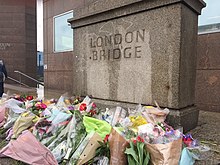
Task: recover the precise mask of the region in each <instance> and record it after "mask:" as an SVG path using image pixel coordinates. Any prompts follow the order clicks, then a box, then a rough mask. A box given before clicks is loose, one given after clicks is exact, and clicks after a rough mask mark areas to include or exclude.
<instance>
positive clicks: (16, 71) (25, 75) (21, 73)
mask: <svg viewBox="0 0 220 165" xmlns="http://www.w3.org/2000/svg"><path fill="white" fill-rule="evenodd" d="M14 72H15V73H18V74H20V75H23V76H24V77H26V78H29V79H31V80H32V81H35V82H36V83H38V84H40V85H42V86H44V84H43V83H41V82H40V81H38V80H36V79H34V78H33V77H30V76H28V75H27V74H25V73H23V72H20V71H18V70H15V71H14Z"/></svg>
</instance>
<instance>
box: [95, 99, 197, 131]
mask: <svg viewBox="0 0 220 165" xmlns="http://www.w3.org/2000/svg"><path fill="white" fill-rule="evenodd" d="M92 101H93V102H95V103H96V104H97V107H99V108H101V109H105V108H115V107H116V106H120V107H122V108H124V109H127V108H131V109H135V108H136V107H137V105H138V104H132V103H124V102H116V101H109V100H100V99H93V100H92ZM169 110H170V113H169V115H168V116H167V119H166V121H167V123H168V124H169V125H171V126H172V127H173V128H178V127H183V131H184V132H187V131H189V130H191V129H193V128H195V127H196V126H197V123H198V116H199V111H198V110H197V108H196V107H195V106H189V107H187V108H182V109H176V110H174V109H169Z"/></svg>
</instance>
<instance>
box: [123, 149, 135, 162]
mask: <svg viewBox="0 0 220 165" xmlns="http://www.w3.org/2000/svg"><path fill="white" fill-rule="evenodd" d="M125 154H127V155H131V156H132V157H133V158H134V160H135V161H136V162H137V163H136V164H138V156H137V154H136V152H135V150H134V149H133V148H126V150H125Z"/></svg>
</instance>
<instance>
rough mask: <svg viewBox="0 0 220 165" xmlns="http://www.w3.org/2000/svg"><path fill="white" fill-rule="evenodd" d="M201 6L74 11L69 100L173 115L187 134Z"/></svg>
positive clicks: (182, 1) (137, 0) (147, 4)
mask: <svg viewBox="0 0 220 165" xmlns="http://www.w3.org/2000/svg"><path fill="white" fill-rule="evenodd" d="M204 6H205V3H204V2H203V1H202V0H148V1H147V0H121V1H115V0H96V1H92V2H90V3H89V4H87V5H86V6H84V7H83V8H80V9H78V10H76V11H74V15H75V16H74V18H72V19H70V20H69V22H70V23H71V27H72V28H73V29H74V64H73V72H74V74H73V94H76V95H92V96H93V97H94V98H97V99H101V100H105V101H104V102H105V103H107V102H108V101H114V102H124V103H136V104H137V103H141V104H144V105H154V104H155V100H156V101H157V103H158V104H159V105H160V106H161V107H167V108H169V109H170V110H171V112H170V115H169V117H168V121H169V123H170V124H171V125H174V126H176V125H181V126H183V127H184V130H185V131H187V130H190V129H192V128H194V127H195V126H196V125H197V121H198V110H197V109H196V107H195V106H194V103H195V100H194V93H195V76H196V44H197V27H198V15H199V14H200V13H201V9H202V8H203V7H204Z"/></svg>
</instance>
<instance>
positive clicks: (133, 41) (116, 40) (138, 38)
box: [89, 29, 145, 61]
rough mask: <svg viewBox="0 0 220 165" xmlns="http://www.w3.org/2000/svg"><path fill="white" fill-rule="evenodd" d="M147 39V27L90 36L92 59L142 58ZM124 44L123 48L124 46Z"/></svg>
mask: <svg viewBox="0 0 220 165" xmlns="http://www.w3.org/2000/svg"><path fill="white" fill-rule="evenodd" d="M144 41H145V29H142V30H138V31H133V32H127V33H125V34H124V35H123V34H114V35H109V36H99V37H97V38H96V39H93V38H90V48H91V52H92V55H91V56H90V57H89V59H91V60H100V61H102V60H114V59H121V58H141V55H142V54H141V52H142V46H141V45H143V42H144ZM122 46H123V48H122Z"/></svg>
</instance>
